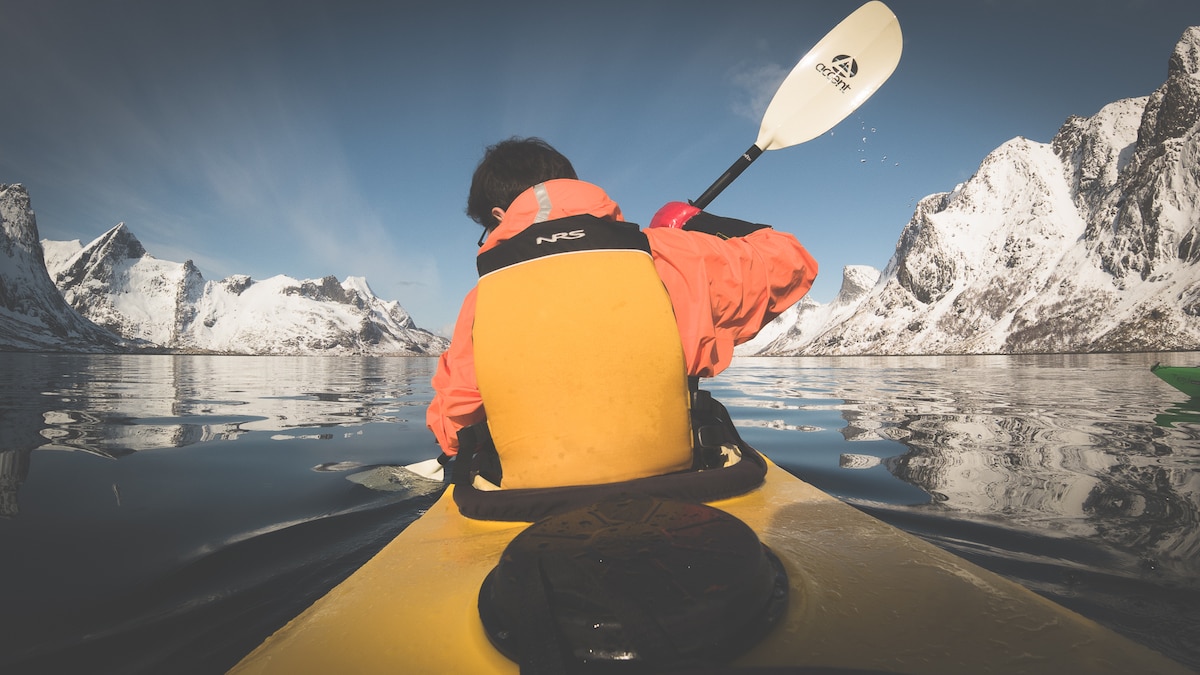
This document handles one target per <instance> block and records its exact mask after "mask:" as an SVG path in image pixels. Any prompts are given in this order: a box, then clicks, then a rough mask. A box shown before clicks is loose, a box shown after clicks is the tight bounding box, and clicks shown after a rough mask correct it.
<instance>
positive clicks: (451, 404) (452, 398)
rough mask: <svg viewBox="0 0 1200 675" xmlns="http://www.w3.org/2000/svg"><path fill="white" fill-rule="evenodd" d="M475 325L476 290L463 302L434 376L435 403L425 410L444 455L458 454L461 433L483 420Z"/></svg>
mask: <svg viewBox="0 0 1200 675" xmlns="http://www.w3.org/2000/svg"><path fill="white" fill-rule="evenodd" d="M474 323H475V289H471V292H470V293H468V294H467V297H466V299H464V300H463V305H462V309H461V310H460V311H459V313H458V320H457V321H456V322H455V324H454V335H453V336H452V337H451V339H450V347H449V348H448V349H447V350H446V351H445V352H443V353H442V355H441V357H440V358H439V359H438V366H437V372H435V373H434V375H433V380H432V384H433V400H432V401H431V402H430V403H429V408H428V409H427V410H426V411H425V424H426V426H428V427H429V430H430V431H432V432H433V435H434V436H435V437H436V438H437V442H438V445H439V446H441V448H442V452H444V453H445V454H447V455H450V456H454V455H456V454H458V431H459V430H460V429H462V428H463V427H468V426H470V425H472V424H476V423H478V422H481V421H483V419H484V411H483V399H482V398H481V397H480V395H479V386H478V384H476V380H475V348H474V343H473V341H472V339H471V328H472V326H473V325H474Z"/></svg>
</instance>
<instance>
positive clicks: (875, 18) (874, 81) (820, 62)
mask: <svg viewBox="0 0 1200 675" xmlns="http://www.w3.org/2000/svg"><path fill="white" fill-rule="evenodd" d="M902 42H903V40H902V38H901V35H900V22H899V21H897V20H896V15H895V14H893V13H892V10H890V9H888V8H887V5H884V4H883V3H882V2H878V0H874V1H872V2H868V3H867V4H865V5H863V6H862V7H859V8H858V9H856V10H855V11H854V13H853V14H851V15H850V16H848V17H846V18H845V19H842V22H841V23H839V24H838V25H837V26H834V28H833V30H831V31H829V33H828V34H827V35H826V36H825V37H823V38H821V41H820V42H818V43H817V44H816V46H814V47H813V48H812V49H811V50H809V52H808V53H807V54H805V55H804V58H802V59H800V63H797V64H796V67H795V68H793V69H792V72H791V73H790V74H789V75H788V76H787V79H785V80H784V81H783V84H781V85H779V90H778V91H776V92H775V97H774V98H772V99H771V104H770V105H768V106H767V112H766V113H765V114H764V115H763V119H762V125H761V126H760V127H759V129H758V140H756V141H754V145H751V146H750V149H749V150H747V151H746V152H745V153H743V154H742V156H741V157H739V158H738V159H737V161H736V162H734V163H733V166H730V167H729V169H728V170H727V171H726V172H725V173H724V174H723V175H722V176H721V177H720V178H718V179H717V181H716V182H715V183H713V184H712V185H711V186H710V187H709V188H708V189H707V190H705V191H704V194H702V195H700V197H699V198H698V199H696V200H694V201H692V202H691V204H692V205H693V206H695V207H696V208H699V209H703V208H704V207H706V206H708V205H709V204H710V203H711V202H712V200H713V199H715V198H716V196H717V195H719V194H720V193H721V191H722V190H724V189H725V188H726V187H728V186H729V184H730V183H732V182H733V180H734V179H735V178H737V177H738V176H739V175H741V173H742V172H743V171H745V170H746V167H748V166H750V163H751V162H753V161H754V160H756V159H758V156H759V155H761V154H762V153H763V151H765V150H778V149H779V148H787V147H791V146H793V145H798V144H800V143H803V142H805V141H810V140H812V139H814V138H816V137H817V136H820V135H821V134H823V133H825V132H826V131H829V130H830V129H832V128H833V127H834V126H835V125H837V123H838V122H841V121H842V120H844V119H846V116H847V115H849V114H850V113H852V112H854V110H855V109H856V108H858V107H859V106H860V105H862V104H863V102H864V101H866V100H867V99H868V98H870V97H871V94H874V93H875V90H877V89H879V87H880V85H882V84H883V83H884V82H885V81H886V80H887V79H888V77H890V76H891V74H892V72H893V71H895V70H896V64H898V63H899V62H900V51H901V47H902Z"/></svg>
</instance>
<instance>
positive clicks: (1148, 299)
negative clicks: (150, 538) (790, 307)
mask: <svg viewBox="0 0 1200 675" xmlns="http://www.w3.org/2000/svg"><path fill="white" fill-rule="evenodd" d="M1198 227H1200V28H1190V29H1188V30H1187V31H1186V32H1185V33H1184V35H1183V37H1182V38H1181V40H1180V42H1179V43H1178V45H1177V46H1176V48H1175V51H1174V53H1173V54H1172V55H1171V58H1170V60H1169V65H1168V76H1167V80H1166V82H1165V83H1164V84H1163V85H1162V86H1161V87H1160V88H1159V89H1158V90H1157V91H1155V92H1154V93H1153V94H1152V95H1150V96H1147V97H1141V98H1134V99H1126V100H1122V101H1117V102H1115V103H1112V104H1110V105H1108V106H1105V107H1104V108H1103V109H1102V110H1100V111H1099V112H1098V113H1097V114H1095V115H1093V116H1092V117H1089V118H1083V117H1072V118H1070V119H1068V120H1067V121H1066V123H1065V124H1063V126H1062V128H1061V129H1059V131H1058V133H1057V134H1056V135H1055V136H1054V139H1053V140H1052V141H1051V142H1050V143H1036V142H1033V141H1030V140H1028V139H1025V138H1016V139H1013V140H1011V141H1009V142H1008V143H1005V144H1004V145H1002V146H1001V147H999V148H997V149H996V150H995V151H993V152H992V153H991V154H989V155H988V156H987V158H985V159H984V161H983V163H982V164H981V165H980V167H979V170H978V171H977V172H976V174H975V175H974V176H973V177H972V178H971V179H970V180H968V181H967V182H966V183H964V184H962V185H959V186H957V187H956V188H955V189H954V190H953V191H951V192H947V193H942V194H936V195H931V196H929V197H926V198H925V199H923V200H922V201H921V202H920V203H919V204H918V205H917V208H916V210H915V212H914V213H913V216H912V219H911V220H910V221H909V223H908V225H907V226H906V227H905V228H904V230H903V232H902V233H901V235H900V239H899V241H898V243H897V245H896V252H895V254H894V255H893V257H892V259H891V261H889V263H888V265H887V267H886V269H885V270H884V272H883V274H882V277H881V279H880V282H879V283H878V284H876V285H875V286H874V288H872V289H871V291H870V292H869V293H868V294H867V296H866V297H865V298H863V299H862V300H861V301H860V302H858V303H857V305H856V308H855V310H854V311H853V312H852V313H849V314H844V315H840V316H839V315H835V314H830V315H829V317H828V319H829V321H828V322H827V323H823V324H820V325H817V326H811V325H810V326H807V327H788V328H785V329H783V330H780V329H779V328H776V329H775V330H776V333H777V334H781V335H790V336H791V337H790V338H789V339H782V338H780V339H776V340H774V341H772V342H771V343H770V344H769V345H767V346H765V347H763V349H762V350H761V351H759V353H771V354H919V353H934V354H947V353H1022V352H1063V351H1070V352H1092V351H1150V350H1176V349H1196V348H1200V266H1198V265H1197V262H1198V261H1200V232H1198V231H1197V228H1198ZM816 316H817V315H816V314H814V313H813V312H811V311H810V312H809V317H808V318H809V319H812V318H816Z"/></svg>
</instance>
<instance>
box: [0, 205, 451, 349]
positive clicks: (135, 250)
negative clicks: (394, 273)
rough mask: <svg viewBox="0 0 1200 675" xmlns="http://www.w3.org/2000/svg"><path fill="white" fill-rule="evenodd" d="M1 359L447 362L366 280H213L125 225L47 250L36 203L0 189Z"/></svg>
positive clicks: (437, 344) (442, 344)
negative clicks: (115, 354) (155, 355)
mask: <svg viewBox="0 0 1200 675" xmlns="http://www.w3.org/2000/svg"><path fill="white" fill-rule="evenodd" d="M0 226H2V229H0V319H2V320H0V350H15V351H134V350H153V351H181V352H217V353H232V354H373V355H417V354H437V353H440V352H441V351H443V350H444V349H445V348H446V346H447V341H446V339H445V338H442V337H440V336H437V335H434V334H432V333H430V332H429V331H426V330H423V329H421V328H419V327H417V325H416V324H415V323H414V322H413V320H412V317H411V316H409V314H408V312H406V311H404V308H402V307H401V306H400V304H399V303H397V302H395V301H384V300H381V299H379V298H378V297H376V296H375V294H374V293H372V292H371V288H370V286H368V285H367V282H366V280H365V279H362V278H360V277H349V278H347V279H346V281H345V282H341V283H339V282H338V281H337V279H335V278H333V277H326V278H324V279H317V280H296V279H292V278H290V277H286V276H276V277H272V278H270V279H267V280H265V281H255V280H253V279H251V278H250V277H246V276H241V275H235V276H233V277H230V278H228V279H224V280H222V281H218V282H212V281H205V280H204V278H203V276H202V275H201V274H200V271H199V270H198V269H196V266H195V265H193V264H192V262H191V261H190V260H189V261H186V262H183V263H175V262H169V261H165V260H159V259H157V258H155V257H153V256H151V255H150V254H149V253H147V252H146V249H145V247H143V246H142V244H141V242H140V241H138V239H137V237H135V236H134V235H133V233H132V232H130V231H129V229H128V228H127V227H125V225H124V224H120V225H117V226H116V227H114V228H112V229H111V230H109V231H108V232H105V233H104V234H103V235H101V236H100V237H99V238H97V239H96V240H95V241H93V242H91V243H90V244H88V245H86V246H83V245H81V244H80V243H79V242H78V241H69V242H55V241H39V237H38V231H37V223H36V219H35V217H34V212H33V209H32V208H31V205H30V200H29V195H28V193H27V192H26V190H25V188H24V187H22V186H20V185H0Z"/></svg>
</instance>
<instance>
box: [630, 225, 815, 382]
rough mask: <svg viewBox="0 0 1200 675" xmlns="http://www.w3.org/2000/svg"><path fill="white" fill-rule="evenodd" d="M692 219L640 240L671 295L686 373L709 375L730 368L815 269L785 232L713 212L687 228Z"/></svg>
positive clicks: (654, 230)
mask: <svg viewBox="0 0 1200 675" xmlns="http://www.w3.org/2000/svg"><path fill="white" fill-rule="evenodd" d="M698 213H701V212H698V211H697V212H696V213H693V214H691V216H689V217H688V218H686V219H685V220H684V222H679V221H678V219H676V221H675V222H676V223H678V224H677V225H674V226H668V227H654V228H650V229H648V230H646V235H647V237H649V238H650V248H651V251H652V253H653V255H654V262H655V265H656V267H657V268H658V272H659V276H660V277H661V278H662V280H663V284H664V285H665V286H666V287H667V291H668V293H669V294H670V295H671V303H672V305H673V307H674V309H675V316H676V320H677V321H678V322H679V333H680V338H681V340H682V341H683V348H684V357H685V359H686V360H687V366H688V372H689V374H691V375H699V376H702V377H711V376H713V375H716V374H717V373H719V372H721V371H722V370H724V369H725V368H726V367H727V366H728V365H729V362H730V360H731V359H732V358H733V347H734V346H736V345H738V344H741V343H743V342H746V341H747V340H750V339H751V338H753V337H754V336H755V335H756V334H758V331H759V330H761V329H762V327H763V326H765V325H766V324H768V323H770V322H771V320H772V319H774V318H775V317H776V316H778V315H779V314H781V313H782V312H783V311H784V310H785V309H787V308H788V307H790V306H791V305H792V304H794V303H796V302H797V301H798V300H800V298H802V297H803V296H804V294H805V293H807V292H808V290H809V288H811V287H812V283H813V280H814V279H815V278H816V275H817V263H816V261H815V260H814V259H813V257H812V256H811V255H810V254H809V253H808V251H807V250H805V249H804V247H803V246H802V245H801V244H800V242H799V241H797V240H796V238H795V237H794V236H792V235H790V234H787V233H785V232H779V231H777V230H773V229H771V228H769V227H765V226H761V225H754V224H752V223H746V222H745V221H738V220H734V219H722V218H721V217H720V216H712V215H711V214H704V216H703V217H702V219H701V220H700V221H698V222H696V223H689V222H688V221H691V220H693V219H694V218H695V217H696V215H697V214H698ZM656 218H657V216H656ZM721 221H724V222H721ZM652 222H653V221H652ZM689 224H691V225H693V227H695V226H696V225H703V226H704V228H705V229H699V228H697V229H696V230H694V231H693V230H692V228H690V227H688V225H689ZM713 227H715V228H716V229H715V231H710V230H711V228H713ZM730 235H732V236H730Z"/></svg>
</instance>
